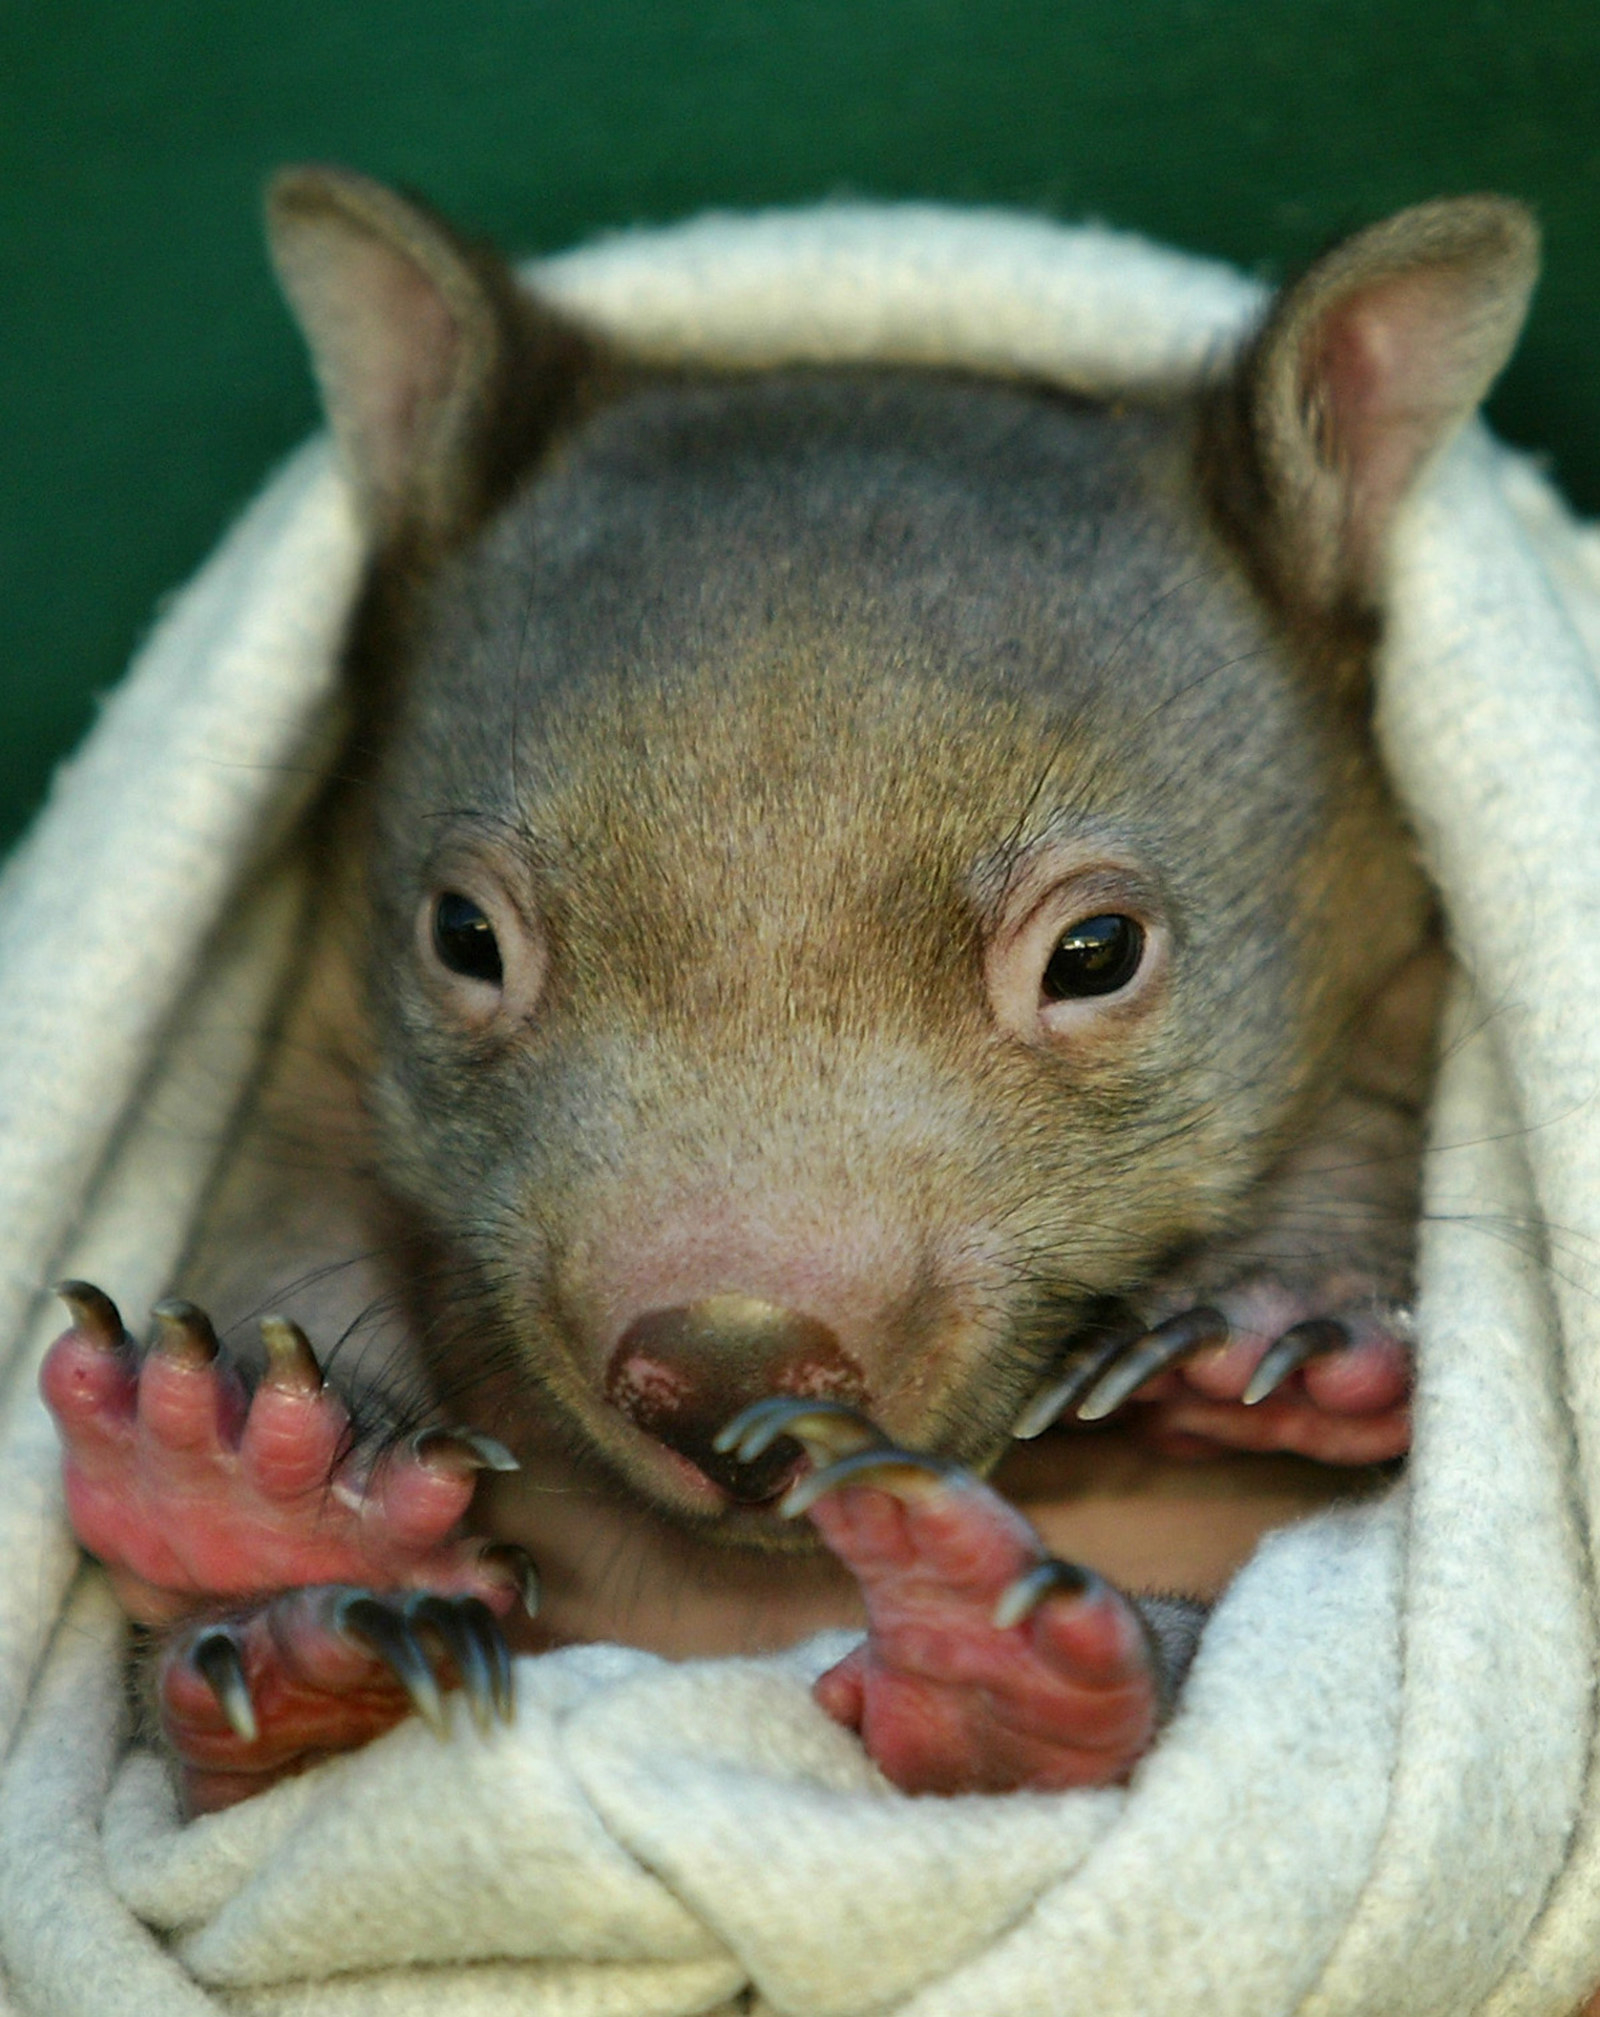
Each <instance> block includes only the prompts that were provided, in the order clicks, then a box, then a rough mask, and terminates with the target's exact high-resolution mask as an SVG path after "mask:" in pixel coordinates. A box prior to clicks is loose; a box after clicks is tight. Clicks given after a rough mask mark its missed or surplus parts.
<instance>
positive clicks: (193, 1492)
mask: <svg viewBox="0 0 1600 2017" xmlns="http://www.w3.org/2000/svg"><path fill="white" fill-rule="evenodd" d="M61 1294H62V1296H63V1299H64V1300H65V1301H66V1303H67V1305H68V1307H69V1309H70V1310H71V1312H72V1315H73V1319H74V1321H73V1325H72V1328H71V1329H70V1330H69V1331H67V1332H66V1333H65V1334H64V1335H63V1336H61V1337H60V1338H58V1339H57V1340H56V1342H55V1343H54V1344H53V1345H52V1346H51V1348H50V1351H49V1353H48V1355H47V1356H46V1358H45V1362H44V1367H43V1370H42V1372H41V1374H40V1386H41V1389H42V1391H43V1394H44V1398H45V1401H46V1403H47V1405H48V1406H49V1408H50V1410H51V1412H52V1413H53V1414H54V1416H55V1418H56V1423H57V1425H58V1427H59V1429H60V1432H61V1438H62V1442H63V1444H64V1446H65V1460H64V1473H65V1483H66V1498H67V1511H68V1516H69V1518H70V1519H71V1522H72V1526H73V1531H74V1532H75V1533H76V1535H77V1537H78V1539H79V1541H80V1542H81V1543H82V1544H83V1546H84V1547H85V1548H87V1549H88V1550H89V1552H90V1553H91V1554H92V1555H96V1556H98V1557H99V1558H100V1560H101V1561H102V1562H104V1563H105V1565H106V1567H107V1569H108V1570H109V1571H110V1573H111V1577H112V1580H113V1583H114V1584H115V1586H116V1589H117V1593H118V1595H119V1597H120V1598H121V1599H122V1601H123V1604H124V1606H125V1607H126V1609H127V1610H128V1611H129V1612H130V1613H131V1614H132V1616H133V1617H134V1618H136V1619H137V1620H139V1621H140V1622H141V1623H143V1624H148V1625H164V1624H167V1623H170V1622H171V1621H173V1620H175V1619H178V1618H181V1617H184V1616H186V1615H188V1614H190V1613H192V1612H194V1611H196V1610H201V1609H208V1608H211V1607H213V1606H214V1605H215V1604H216V1602H217V1600H218V1599H222V1600H228V1599H233V1598H251V1597H257V1596H263V1595H267V1594H269V1593H271V1592H273V1591H278V1590H286V1589H291V1588H294V1587H297V1586H299V1585H301V1584H312V1583H316V1584H323V1583H336V1584H357V1585H360V1586H362V1587H371V1588H375V1589H395V1588H401V1589H427V1590H430V1591H433V1592H435V1593H438V1594H444V1595H454V1596H473V1597H478V1598H481V1599H482V1600H483V1601H484V1602H485V1603H487V1604H488V1605H490V1606H491V1608H493V1609H495V1610H497V1611H503V1610H505V1609H507V1608H509V1606H510V1604H511V1603H512V1602H513V1601H514V1596H515V1592H514V1590H513V1588H512V1586H511V1580H508V1577H507V1574H506V1573H505V1568H504V1564H502V1563H500V1562H498V1561H497V1560H496V1559H495V1558H494V1552H493V1551H492V1550H490V1551H487V1553H486V1551H485V1549H484V1546H483V1544H482V1543H481V1542H479V1541H475V1540H472V1539H470V1538H468V1537H466V1536H464V1535H462V1534H461V1533H460V1532H459V1531H458V1529H459V1525H460V1522H461V1519H462V1516H463V1514H464V1513H465V1512H466V1510H467V1505H468V1502H469V1501H470V1499H471V1497H472V1493H473V1486H474V1482H475V1479H476V1475H477V1473H478V1471H480V1470H481V1469H483V1468H485V1467H486V1466H487V1467H490V1468H497V1469H498V1468H505V1467H507V1466H511V1465H512V1461H513V1460H512V1459H511V1458H510V1456H509V1455H508V1454H507V1453H506V1452H505V1451H504V1450H502V1449H501V1448H500V1446H499V1445H498V1444H497V1443H495V1442H494V1441H492V1439H490V1438H488V1437H484V1436H473V1435H468V1434H466V1433H464V1432H460V1431H456V1430H447V1429H425V1430H423V1431H422V1432H421V1433H420V1434H419V1435H417V1436H415V1437H413V1438H412V1439H411V1441H410V1442H409V1443H407V1444H406V1445H404V1446H403V1447H402V1448H400V1449H399V1450H396V1451H390V1452H387V1453H385V1454H384V1455H382V1456H381V1457H379V1458H376V1459H374V1458H373V1457H372V1455H371V1453H370V1452H365V1451H363V1450H362V1449H361V1448H360V1447H359V1446H358V1445H356V1444H355V1442H354V1440H353V1438H352V1436H351V1433H350V1423H349V1418H348V1416H347V1414H346V1412H345V1409H344V1406H343V1404H342V1402H341V1401H340V1400H339V1399H338V1397H337V1395H336V1394H334V1392H333V1391H332V1389H331V1388H329V1387H326V1386H324V1384H323V1381H322V1374H321V1371H320V1369H319V1367H318V1364H317V1360H316V1357H315V1354H314V1353H313V1351H312V1349H311V1346H310V1344H309V1342H308V1341H307V1339H306V1337H305V1335H304V1333H302V1332H301V1331H299V1330H298V1329H297V1328H296V1327H295V1326H294V1325H293V1324H290V1323H287V1322H285V1321H283V1320H281V1319H275V1318H268V1319H266V1320H265V1321H264V1322H263V1324H262V1327H261V1329H262V1337H263V1340H264V1342H265V1345H266V1371H265V1374H264V1376H263V1377H262V1379H261V1380H260V1382H259V1383H258V1384H257V1386H256V1388H255V1391H254V1393H253V1394H251V1393H249V1392H247V1390H246V1387H245V1383H244V1381H243V1380H242V1379H241V1377H240V1375H239V1373H238V1370H237V1369H236V1368H235V1367H234V1366H232V1365H231V1364H230V1363H229V1361H228V1359H227V1357H226V1355H225V1354H224V1353H223V1352H222V1351H221V1349H220V1347H219V1345H218V1342H217V1338H216V1334H215V1332H214V1331H213V1330H212V1327H211V1325H210V1323H209V1322H208V1321H207V1320H206V1318H205V1316H204V1314H203V1313H202V1312H201V1311H199V1310H197V1309H196V1308H195V1307H194V1306H193V1305H192V1304H190V1303H178V1302H171V1303H163V1304H161V1305H160V1306H159V1308H158V1309H157V1310H156V1312H155V1318H156V1332H155V1337H154V1340H153V1342H152V1343H151V1345H150V1347H149V1349H148V1350H147V1351H146V1352H144V1353H142V1354H141V1353H140V1352H139V1350H138V1349H137V1347H136V1346H135V1344H134V1342H133V1340H132V1339H131V1338H130V1337H129V1336H128V1335H127V1333H126V1331H125V1330H124V1329H123V1325H122V1319H121V1317H120V1316H119V1315H118V1313H117V1310H116V1307H115V1305H114V1304H113V1303H112V1302H111V1301H110V1299H109V1298H108V1297H106V1296H104V1295H102V1294H101V1292H100V1291H99V1290H98V1289H96V1288H93V1287H91V1286H90V1285H89V1284H88V1283H86V1282H68V1283H66V1284H64V1285H63V1288H62V1291H61Z"/></svg>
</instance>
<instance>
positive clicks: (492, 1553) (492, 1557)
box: [478, 1541, 543, 1618]
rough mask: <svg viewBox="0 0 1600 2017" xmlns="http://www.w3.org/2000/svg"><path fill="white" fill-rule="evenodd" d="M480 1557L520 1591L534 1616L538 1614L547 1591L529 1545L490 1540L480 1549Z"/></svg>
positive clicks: (480, 1559)
mask: <svg viewBox="0 0 1600 2017" xmlns="http://www.w3.org/2000/svg"><path fill="white" fill-rule="evenodd" d="M478 1560H479V1562H480V1563H481V1564H482V1565H483V1566H484V1567H485V1568H488V1569H491V1570H493V1571H494V1572H495V1574H496V1575H497V1576H498V1577H501V1578H503V1579H504V1581H505V1583H506V1584H507V1585H508V1586H509V1587H510V1588H511V1589H513V1590H514V1591H515V1592H516V1594H517V1597H518V1599H519V1601H520V1602H521V1605H522V1608H523V1610H524V1611H525V1612H526V1613H527V1614H528V1616H529V1617H530V1618H537V1617H538V1615H539V1604H540V1601H541V1598H542V1596H543V1592H542V1590H541V1589H540V1586H539V1571H538V1569H537V1567H536V1566H535V1564H534V1559H533V1557H532V1556H531V1555H530V1554H529V1553H528V1551H527V1549H526V1548H519V1547H518V1546H517V1544H516V1542H515V1541H487V1542H485V1543H484V1545H483V1546H482V1547H481V1548H480V1549H479V1550H478Z"/></svg>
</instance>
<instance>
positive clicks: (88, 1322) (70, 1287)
mask: <svg viewBox="0 0 1600 2017" xmlns="http://www.w3.org/2000/svg"><path fill="white" fill-rule="evenodd" d="M56 1294H57V1295H58V1296H59V1297H60V1298H61V1300H62V1301H63V1302H64V1303H65V1304H66V1306H67V1308H68V1309H69V1310H70V1311H71V1312H72V1321H73V1324H74V1326H75V1327H76V1328H77V1329H78V1330H80V1331H81V1332H82V1333H83V1335H84V1336H85V1337H86V1338H87V1339H88V1340H89V1342H90V1343H91V1344H95V1345H99V1346H101V1347H102V1348H103V1349H104V1350H106V1351H108V1352H118V1351H121V1350H122V1348H123V1347H124V1345H126V1344H127V1343H128V1333H127V1330H126V1328H125V1326H124V1324H123V1321H122V1313H121V1311H120V1310H119V1309H118V1308H117V1306H116V1304H115V1303H114V1302H113V1301H112V1300H111V1298H110V1297H109V1296H108V1295H107V1294H106V1292H105V1290H104V1289H97V1288H96V1287H95V1285H94V1283H93V1282H75V1281H74V1282H57V1283H56Z"/></svg>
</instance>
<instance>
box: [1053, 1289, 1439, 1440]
mask: <svg viewBox="0 0 1600 2017" xmlns="http://www.w3.org/2000/svg"><path fill="white" fill-rule="evenodd" d="M1410 1394H1411V1356H1410V1351H1409V1321H1408V1319H1407V1318H1406V1316H1405V1314H1404V1313H1403V1312H1401V1311H1399V1310H1398V1309H1395V1308H1393V1307H1392V1306H1386V1305H1381V1304H1377V1303H1374V1302H1371V1301H1367V1302H1365V1303H1356V1304H1352V1305H1347V1306H1345V1307H1342V1308H1340V1309H1339V1310H1338V1313H1337V1314H1326V1313H1319V1312H1318V1311H1317V1310H1316V1309H1315V1308H1314V1306H1313V1305H1312V1304H1311V1303H1310V1302H1309V1301H1308V1300H1307V1299H1304V1298H1296V1297H1294V1296H1293V1295H1291V1294H1290V1293H1289V1292H1287V1291H1285V1290H1283V1289H1282V1288H1280V1287H1279V1286H1278V1285H1277V1284H1275V1283H1271V1282H1266V1281H1263V1282H1259V1283H1252V1284H1247V1285H1245V1286H1244V1287H1242V1288H1241V1289H1239V1290H1237V1291H1234V1292H1232V1293H1231V1294H1229V1295H1226V1296H1223V1297H1221V1298H1219V1300H1218V1302H1217V1303H1216V1304H1215V1305H1211V1304H1207V1305H1202V1306H1199V1307H1196V1308H1193V1309H1185V1310H1181V1311H1179V1312H1178V1313H1177V1314H1176V1315H1174V1316H1170V1317H1168V1318H1166V1319H1165V1321H1163V1322H1161V1323H1158V1324H1155V1325H1154V1326H1153V1327H1152V1328H1150V1329H1147V1330H1141V1329H1140V1328H1139V1327H1138V1326H1137V1325H1130V1326H1127V1327H1124V1328H1123V1329H1121V1330H1115V1331H1104V1332H1101V1333H1099V1334H1097V1335H1091V1336H1090V1337H1088V1338H1087V1339H1086V1340H1084V1341H1082V1342H1081V1343H1079V1344H1078V1345H1077V1346H1076V1348H1075V1349H1073V1350H1072V1351H1071V1352H1070V1353H1069V1354H1068V1357H1067V1360H1066V1363H1065V1364H1064V1366H1063V1368H1062V1369H1061V1371H1060V1372H1059V1373H1058V1374H1056V1375H1053V1376H1052V1377H1051V1379H1049V1380H1047V1381H1046V1382H1045V1384H1044V1385H1043V1386H1042V1387H1041V1388H1040V1389H1039V1391H1038V1392H1037V1393H1036V1394H1035V1396H1034V1398H1033V1400H1032V1401H1031V1402H1030V1403H1029V1404H1028V1406H1027V1408H1025V1409H1024V1411H1023V1413H1022V1415H1021V1416H1020V1417H1019V1419H1018V1422H1017V1424H1016V1428H1015V1430H1014V1432H1013V1433H1014V1434H1016V1435H1018V1436H1021V1437H1024V1438H1026V1437H1030V1436H1036V1435H1039V1434H1040V1433H1042V1432H1043V1431H1044V1430H1045V1429H1047V1428H1049V1427H1051V1426H1053V1425H1054V1424H1055V1423H1057V1422H1073V1421H1077V1422H1096V1421H1101V1420H1104V1419H1105V1418H1106V1417H1108V1416H1110V1415H1112V1414H1113V1413H1115V1412H1116V1411H1117V1410H1119V1409H1122V1408H1124V1407H1130V1406H1131V1408H1132V1411H1133V1416H1132V1418H1133V1419H1134V1420H1136V1421H1137V1422H1138V1423H1139V1425H1140V1427H1141V1429H1142V1431H1143V1433H1144V1435H1145V1437H1146V1438H1147V1439H1148V1440H1149V1441H1150V1442H1151V1443H1153V1444H1154V1445H1155V1446H1156V1447H1157V1448H1158V1449H1161V1450H1163V1451H1165V1452H1166V1453H1167V1454H1170V1455H1174V1456H1203V1455H1208V1454H1213V1453H1215V1451H1217V1450H1218V1449H1229V1450H1256V1451H1289V1452H1292V1453H1294V1454H1296V1455H1299V1456H1305V1457H1311V1458H1314V1459H1316V1460H1317V1461H1318V1462H1321V1463H1327V1464H1376V1463H1384V1462H1387V1461H1389V1460H1390V1459H1392V1458H1395V1457H1400V1456H1403V1455H1404V1454H1405V1452H1406V1450H1407V1449H1408V1448H1409V1447H1410V1441H1411V1418H1410V1407H1409V1402H1410Z"/></svg>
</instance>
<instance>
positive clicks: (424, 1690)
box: [334, 1591, 450, 1737]
mask: <svg viewBox="0 0 1600 2017" xmlns="http://www.w3.org/2000/svg"><path fill="white" fill-rule="evenodd" d="M334 1623H335V1624H336V1625H337V1627H338V1629H339V1630H340V1631H341V1632H342V1633H343V1634H344V1636H345V1637H346V1638H347V1639H349V1640H350V1641H351V1643H352V1644H353V1645H357V1646H360V1647H362V1648H364V1649H365V1650H366V1651H367V1652H369V1653H372V1654H374V1655H376V1657H377V1658H378V1659H380V1660H381V1661H382V1662H383V1664H384V1665H385V1666H386V1667H387V1668H388V1669H389V1671H390V1673H391V1674H393V1676H394V1677H395V1679H396V1680H397V1681H398V1682H399V1683H400V1685H401V1687H402V1688H404V1690H405V1691H406V1695H407V1698H408V1699H409V1701H410V1703H411V1706H412V1708H413V1709H415V1710H416V1712H417V1714H418V1715H419V1716H420V1717H421V1718H422V1720H423V1722H425V1723H426V1724H427V1726H428V1728H429V1729H430V1730H431V1731H432V1732H433V1734H434V1735H435V1736H436V1737H448V1736H449V1734H450V1717H449V1712H448V1711H447V1709H446V1708H445V1702H444V1696H443V1694H442V1693H441V1691H440V1688H439V1680H438V1676H437V1675H436V1674H435V1673H434V1671H433V1668H432V1667H431V1666H430V1665H429V1664H428V1656H427V1654H426V1653H424V1652H423V1650H422V1647H421V1645H420V1643H419V1642H418V1639H417V1636H416V1633H415V1631H414V1630H413V1629H412V1626H411V1624H410V1622H409V1620H408V1619H406V1618H405V1617H404V1615H402V1614H398V1613H397V1612H396V1611H395V1610H394V1609H393V1608H392V1607H391V1606H390V1605H388V1604H386V1603H385V1602H384V1601H383V1599H382V1598H381V1597H373V1596H369V1595H368V1594H367V1593H366V1592H365V1591H358V1592H357V1593H356V1594H354V1595H353V1596H348V1597H343V1598H341V1599H340V1601H339V1604H338V1608H337V1609H336V1610H335V1612H334Z"/></svg>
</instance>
